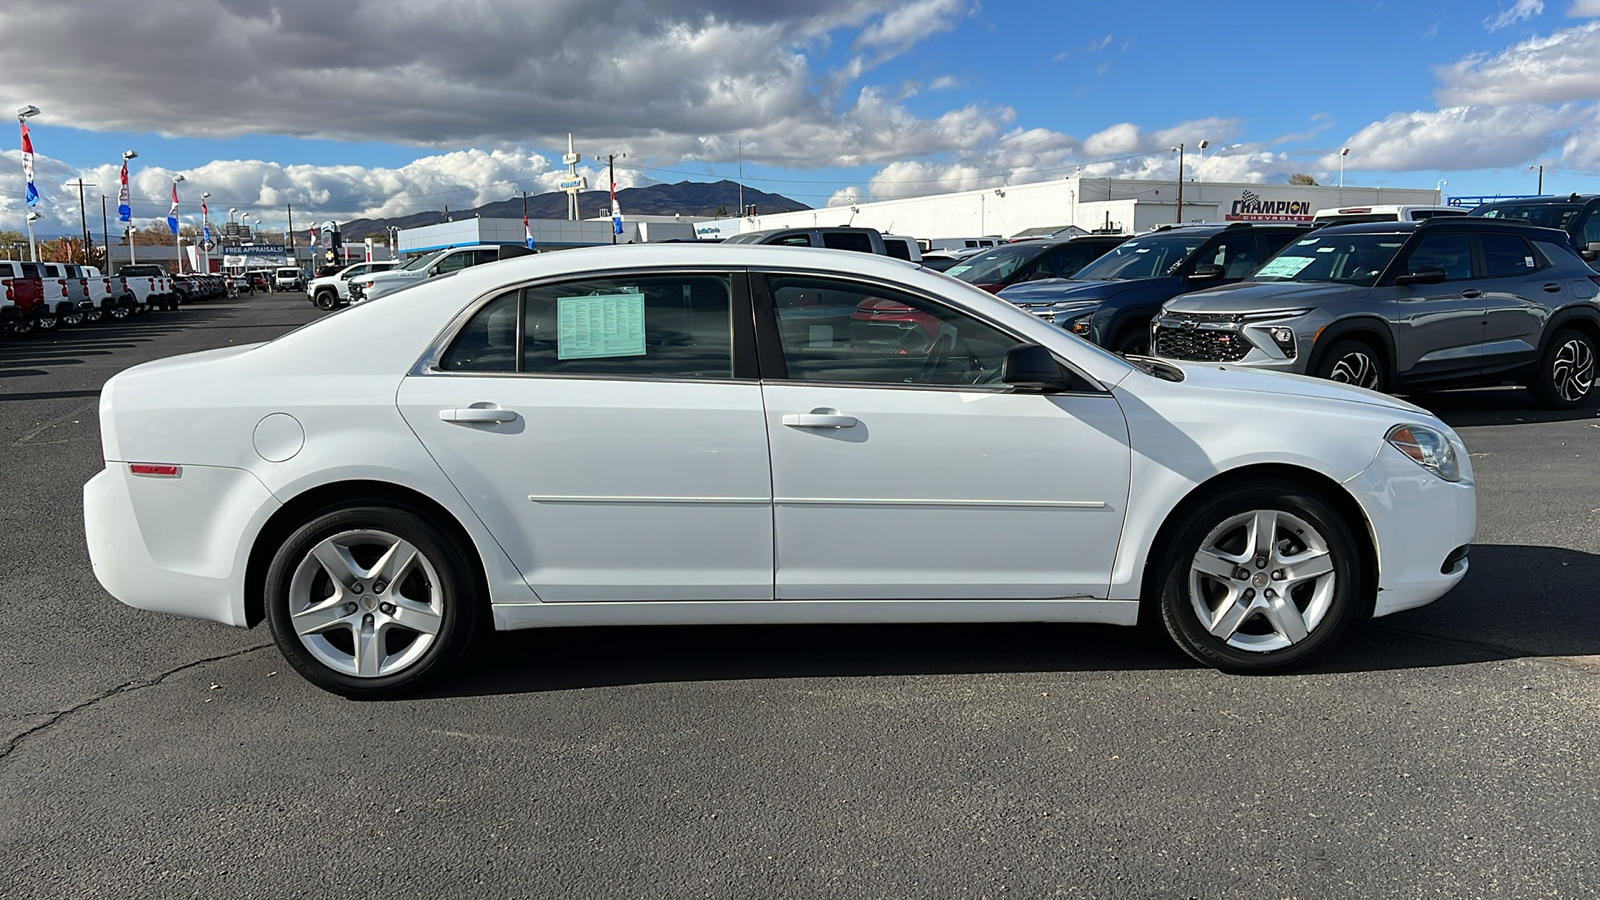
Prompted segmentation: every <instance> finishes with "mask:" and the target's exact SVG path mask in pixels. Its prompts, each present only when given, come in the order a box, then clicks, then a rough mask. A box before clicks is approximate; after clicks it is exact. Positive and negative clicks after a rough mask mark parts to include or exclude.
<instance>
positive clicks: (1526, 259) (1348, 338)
mask: <svg viewBox="0 0 1600 900" xmlns="http://www.w3.org/2000/svg"><path fill="white" fill-rule="evenodd" d="M1154 343H1155V351H1156V355H1157V356H1161V357H1165V358H1168V359H1175V360H1185V361H1190V362H1212V363H1227V364H1229V365H1232V366H1251V367H1258V368H1263V369H1273V370H1277V371H1281V372H1295V373H1300V374H1307V375H1316V376H1319V377H1322V378H1328V379H1331V380H1333V381H1342V382H1347V383H1350V384H1355V385H1358V386H1360V387H1365V388H1371V389H1373V390H1380V391H1382V390H1406V389H1425V388H1433V387H1462V386H1470V385H1484V384H1500V383H1502V382H1506V381H1512V382H1516V383H1520V384H1525V385H1527V386H1528V387H1529V389H1530V391H1531V393H1532V394H1533V396H1534V399H1535V400H1536V401H1538V402H1539V403H1540V405H1543V406H1548V407H1553V408H1558V409H1570V408H1574V407H1578V406H1581V405H1583V404H1584V403H1585V402H1588V401H1589V400H1592V399H1593V397H1594V393H1595V392H1594V391H1593V390H1592V387H1593V385H1594V367H1595V346H1596V344H1597V343H1600V274H1596V273H1595V271H1594V270H1593V269H1591V268H1589V266H1588V265H1587V264H1585V262H1584V261H1583V260H1582V259H1580V258H1579V257H1578V254H1577V253H1576V252H1574V250H1573V248H1572V244H1571V240H1570V238H1568V237H1567V234H1566V232H1564V231H1557V230H1555V229H1552V228H1535V227H1533V226H1529V225H1524V224H1521V223H1519V222H1508V221H1497V220H1495V219H1485V218H1473V217H1469V216H1455V217H1450V218H1436V219H1429V220H1427V221H1425V222H1420V223H1413V222H1383V223H1372V224H1366V225H1335V226H1332V227H1329V228H1323V229H1320V230H1318V231H1314V232H1311V233H1309V234H1307V235H1305V236H1304V237H1302V238H1300V239H1299V240H1297V241H1295V242H1294V243H1292V244H1290V245H1289V246H1288V247H1285V248H1284V249H1283V250H1282V251H1281V252H1279V253H1278V255H1277V256H1274V257H1273V258H1272V259H1270V260H1268V261H1267V262H1266V264H1264V265H1262V266H1261V268H1259V269H1257V270H1256V272H1255V274H1254V275H1252V276H1250V280H1248V281H1245V282H1243V283H1241V284H1236V285H1230V286H1228V287H1221V288H1217V289H1215V290H1209V291H1199V292H1196V293H1193V294H1189V295H1187V296H1183V297H1177V298H1174V299H1173V300H1172V301H1170V302H1169V303H1167V305H1166V306H1165V307H1163V308H1162V311H1161V317H1160V318H1159V319H1157V320H1156V327H1155V328H1154Z"/></svg>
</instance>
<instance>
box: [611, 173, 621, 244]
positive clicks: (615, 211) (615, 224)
mask: <svg viewBox="0 0 1600 900" xmlns="http://www.w3.org/2000/svg"><path fill="white" fill-rule="evenodd" d="M611 233H612V234H621V233H622V207H620V206H618V205H617V183H616V182H615V181H613V182H611Z"/></svg>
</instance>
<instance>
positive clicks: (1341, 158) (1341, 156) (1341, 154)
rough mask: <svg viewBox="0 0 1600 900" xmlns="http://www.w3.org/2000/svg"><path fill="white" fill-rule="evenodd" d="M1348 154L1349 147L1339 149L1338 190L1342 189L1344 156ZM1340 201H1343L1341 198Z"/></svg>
mask: <svg viewBox="0 0 1600 900" xmlns="http://www.w3.org/2000/svg"><path fill="white" fill-rule="evenodd" d="M1349 155H1350V148H1349V147H1341V148H1340V149H1339V190H1341V191H1342V190H1344V158H1345V157H1346V156H1349ZM1340 202H1343V201H1342V200H1341V201H1340Z"/></svg>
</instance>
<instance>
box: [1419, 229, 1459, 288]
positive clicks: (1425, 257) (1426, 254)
mask: <svg viewBox="0 0 1600 900" xmlns="http://www.w3.org/2000/svg"><path fill="white" fill-rule="evenodd" d="M1423 266H1437V267H1438V268H1441V269H1443V270H1444V278H1445V280H1446V281H1461V280H1463V279H1467V278H1471V277H1472V248H1471V246H1470V244H1469V242H1468V240H1467V236H1466V235H1464V234H1430V235H1428V236H1427V237H1425V238H1423V239H1422V242H1421V243H1419V244H1417V248H1416V249H1415V250H1412V251H1411V259H1410V260H1409V261H1408V262H1407V263H1406V271H1408V272H1415V271H1417V270H1418V269H1419V268H1421V267H1423Z"/></svg>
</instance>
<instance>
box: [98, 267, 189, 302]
mask: <svg viewBox="0 0 1600 900" xmlns="http://www.w3.org/2000/svg"><path fill="white" fill-rule="evenodd" d="M119 282H120V283H119ZM111 287H112V289H113V290H116V291H117V293H118V295H119V296H120V297H122V298H123V299H127V298H130V297H131V298H132V299H133V304H134V306H135V307H138V308H139V309H140V310H141V311H142V310H144V309H148V308H152V307H153V308H155V309H177V308H178V295H177V294H175V293H173V290H172V276H171V275H168V274H167V272H166V270H165V269H163V268H161V267H160V266H156V265H129V266H123V267H122V268H120V269H118V270H117V276H116V278H113V279H112V280H111ZM119 288H120V290H118V289H119Z"/></svg>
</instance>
